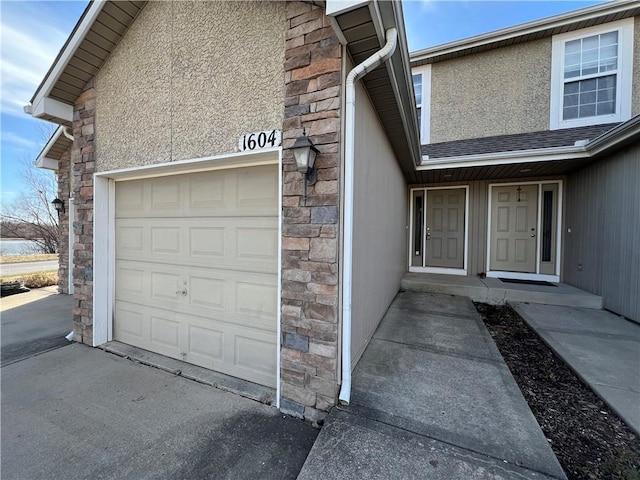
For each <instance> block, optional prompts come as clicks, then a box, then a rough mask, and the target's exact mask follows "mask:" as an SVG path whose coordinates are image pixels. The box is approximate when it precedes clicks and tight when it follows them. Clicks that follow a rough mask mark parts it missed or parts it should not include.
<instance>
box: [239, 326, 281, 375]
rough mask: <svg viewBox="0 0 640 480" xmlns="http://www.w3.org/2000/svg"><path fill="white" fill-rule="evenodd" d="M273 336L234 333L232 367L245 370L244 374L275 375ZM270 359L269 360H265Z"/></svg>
mask: <svg viewBox="0 0 640 480" xmlns="http://www.w3.org/2000/svg"><path fill="white" fill-rule="evenodd" d="M273 340H274V339H273V338H259V337H248V336H246V335H241V334H239V335H236V336H235V338H234V341H235V342H234V343H235V344H234V347H233V351H234V357H233V362H234V368H235V369H236V370H241V371H244V372H245V375H246V376H256V377H258V378H259V377H261V376H265V377H267V378H272V377H275V375H276V347H275V344H274V341H273ZM265 359H270V361H265Z"/></svg>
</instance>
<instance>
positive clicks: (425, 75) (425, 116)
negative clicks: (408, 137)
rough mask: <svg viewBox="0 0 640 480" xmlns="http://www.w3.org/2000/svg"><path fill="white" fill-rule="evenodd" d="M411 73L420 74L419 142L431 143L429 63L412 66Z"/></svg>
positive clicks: (423, 143)
mask: <svg viewBox="0 0 640 480" xmlns="http://www.w3.org/2000/svg"><path fill="white" fill-rule="evenodd" d="M411 75H422V103H421V104H420V109H421V112H420V125H418V128H419V131H420V144H421V145H426V144H428V143H431V64H427V65H423V66H420V67H414V68H412V69H411ZM412 80H413V78H412ZM416 106H417V104H416ZM416 113H417V112H416ZM423 161H424V160H423Z"/></svg>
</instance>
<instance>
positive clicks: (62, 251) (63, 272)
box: [56, 149, 73, 294]
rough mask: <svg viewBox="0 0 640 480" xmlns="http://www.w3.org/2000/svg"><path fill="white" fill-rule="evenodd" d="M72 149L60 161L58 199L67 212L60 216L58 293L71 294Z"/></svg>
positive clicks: (57, 174)
mask: <svg viewBox="0 0 640 480" xmlns="http://www.w3.org/2000/svg"><path fill="white" fill-rule="evenodd" d="M70 150H71V149H69V150H67V151H66V152H64V153H63V154H62V157H61V158H60V160H59V161H58V170H57V171H56V176H57V179H58V198H60V199H62V201H63V202H65V211H64V213H60V215H59V216H58V227H59V229H58V291H59V292H60V293H65V294H68V293H69V275H71V274H72V272H70V271H69V222H70V221H73V220H71V219H70V218H69V207H70V205H69V203H70V202H69V197H70V193H71V182H70V178H69V175H71V151H70Z"/></svg>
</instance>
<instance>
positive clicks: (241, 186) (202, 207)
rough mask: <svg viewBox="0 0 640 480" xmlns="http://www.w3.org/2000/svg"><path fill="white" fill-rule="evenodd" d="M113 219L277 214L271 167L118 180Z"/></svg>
mask: <svg viewBox="0 0 640 480" xmlns="http://www.w3.org/2000/svg"><path fill="white" fill-rule="evenodd" d="M117 189H118V193H117V197H116V218H154V217H171V216H173V217H178V218H179V217H182V216H183V215H185V214H186V215H188V216H207V217H209V216H218V215H222V216H238V215H255V216H262V215H263V214H268V215H269V214H273V213H277V210H278V200H279V198H278V195H279V189H278V175H277V169H276V168H275V167H274V166H270V165H269V166H262V167H250V168H242V169H234V170H228V171H212V172H199V173H197V174H190V175H174V176H167V177H160V178H155V179H141V180H130V181H123V182H118V184H117Z"/></svg>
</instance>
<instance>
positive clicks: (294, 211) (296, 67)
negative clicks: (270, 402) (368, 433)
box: [280, 2, 343, 420]
mask: <svg viewBox="0 0 640 480" xmlns="http://www.w3.org/2000/svg"><path fill="white" fill-rule="evenodd" d="M286 16H287V20H286V21H287V34H286V50H285V88H286V94H285V115H284V116H285V120H284V125H283V149H284V154H283V157H284V158H283V170H284V171H283V182H284V185H283V199H282V202H283V238H282V332H283V338H282V350H281V380H282V397H281V402H280V405H281V410H283V411H284V412H286V413H289V414H293V415H296V416H299V417H304V418H307V419H310V420H318V419H321V418H323V417H324V415H325V414H326V413H325V412H327V411H328V410H329V409H330V408H331V407H332V406H333V405H335V404H336V397H337V392H338V379H339V377H338V366H339V362H338V354H339V348H338V338H339V335H338V298H339V288H338V278H339V271H338V258H339V257H338V244H339V243H338V241H339V239H338V234H339V205H340V201H339V198H340V196H339V185H340V183H339V171H340V168H339V167H340V157H341V155H340V115H341V110H340V107H341V89H342V87H341V84H342V77H343V73H342V46H341V45H340V43H339V42H338V39H337V37H336V35H335V33H334V31H333V29H332V28H331V26H330V24H329V22H328V19H327V18H326V17H325V15H324V10H323V9H322V8H320V7H318V6H315V5H312V4H311V3H306V2H288V3H287V10H286ZM303 127H304V128H305V129H306V132H307V134H308V135H309V137H310V138H311V140H312V141H313V142H314V144H315V145H316V147H317V148H318V150H320V153H319V154H318V157H317V159H316V167H317V169H318V180H317V183H316V184H315V185H313V186H309V187H308V188H307V198H306V201H305V200H304V198H303V187H304V176H303V175H302V174H301V173H299V172H298V171H297V169H296V165H295V160H294V156H293V151H292V150H291V146H292V145H293V143H294V142H295V139H296V138H297V137H298V136H300V135H302V131H303Z"/></svg>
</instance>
